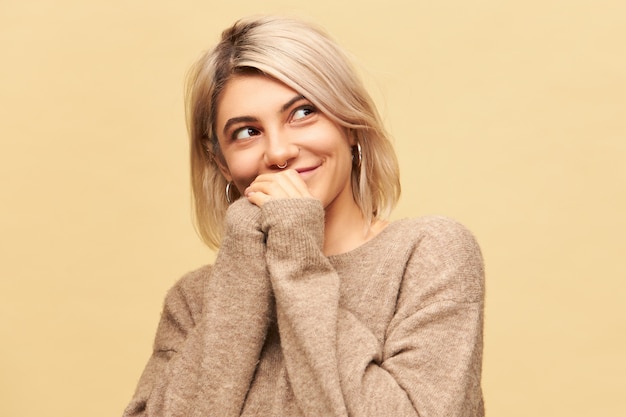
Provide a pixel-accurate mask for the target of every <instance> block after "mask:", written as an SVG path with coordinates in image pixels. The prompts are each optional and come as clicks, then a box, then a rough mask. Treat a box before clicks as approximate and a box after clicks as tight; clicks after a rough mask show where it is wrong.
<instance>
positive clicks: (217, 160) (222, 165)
mask: <svg viewBox="0 0 626 417" xmlns="http://www.w3.org/2000/svg"><path fill="white" fill-rule="evenodd" d="M213 160H214V161H215V164H216V165H217V167H218V168H219V170H220V172H221V173H222V175H223V176H224V178H226V181H228V182H231V181H232V180H233V177H232V176H231V175H230V170H229V169H228V165H226V161H224V158H223V157H222V156H221V155H215V157H214V158H213Z"/></svg>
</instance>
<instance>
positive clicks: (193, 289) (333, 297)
mask: <svg viewBox="0 0 626 417" xmlns="http://www.w3.org/2000/svg"><path fill="white" fill-rule="evenodd" d="M187 99H188V100H187V104H188V108H187V111H188V119H189V120H188V121H189V130H190V135H191V169H192V183H193V193H194V197H195V209H196V223H197V227H198V229H199V231H200V234H201V236H202V237H203V239H204V240H205V241H206V243H207V244H208V245H209V246H211V247H214V248H219V252H218V255H217V259H216V261H215V263H214V265H211V266H206V267H204V268H201V269H199V270H197V271H195V272H192V273H190V274H188V275H186V276H185V277H183V278H182V279H181V280H180V281H179V282H178V283H177V284H176V285H175V286H174V288H173V289H172V290H171V291H170V292H169V294H168V296H167V298H166V301H165V307H164V311H163V315H162V318H161V322H160V324H159V328H158V331H157V335H156V340H155V343H154V352H153V355H152V357H151V358H150V361H149V362H148V365H147V366H146V369H145V371H144V373H143V375H142V377H141V380H140V381H139V384H138V387H137V391H136V393H135V395H134V397H133V399H132V401H131V403H130V404H129V405H128V407H127V409H126V411H125V414H124V415H125V416H196V415H197V416H240V415H242V416H310V417H313V416H315V417H319V416H363V417H365V416H421V417H425V416H445V417H451V416H482V415H483V414H484V411H483V401H482V393H481V387H480V378H481V361H482V320H483V293H484V285H483V264H482V259H481V255H480V250H479V248H478V246H477V244H476V242H475V240H474V238H473V237H472V235H471V234H470V233H469V232H468V231H467V230H466V229H465V228H463V227H462V226H461V225H459V224H458V223H456V222H454V221H452V220H449V219H446V218H442V217H428V218H418V219H405V220H400V221H396V222H392V223H388V222H387V221H386V220H385V217H386V216H387V215H388V214H389V212H390V210H391V208H392V207H393V205H394V204H395V203H396V201H397V199H398V197H399V194H400V185H399V179H398V168H397V162H396V158H395V156H394V153H393V150H392V147H391V145H390V142H389V140H388V138H387V135H386V133H385V131H384V128H383V126H382V124H381V120H380V117H379V115H378V113H377V111H376V109H375V106H374V104H373V102H372V100H371V99H370V97H369V95H368V94H367V92H366V91H365V90H364V88H363V86H362V84H361V82H360V81H359V80H358V78H357V77H356V75H355V72H354V70H353V69H352V68H351V66H350V65H349V63H348V59H347V58H346V56H345V54H344V52H343V51H342V50H341V49H340V48H339V47H338V46H337V45H336V44H335V43H334V42H333V41H332V40H330V39H329V38H328V37H327V36H326V35H325V34H324V33H323V32H322V31H320V30H319V29H316V28H314V27H313V26H311V25H309V24H306V23H303V22H300V21H297V20H290V19H284V18H275V17H263V18H256V19H248V20H241V21H239V22H237V23H235V25H234V26H232V27H231V28H229V29H227V30H226V31H225V32H224V33H223V35H222V39H221V41H220V43H219V44H218V45H217V46H216V47H215V48H214V49H212V50H211V51H209V52H208V53H206V54H205V55H204V56H203V57H202V58H201V59H200V60H199V61H198V62H197V64H196V65H195V67H194V68H193V70H192V72H191V74H190V78H189V83H188V96H187Z"/></svg>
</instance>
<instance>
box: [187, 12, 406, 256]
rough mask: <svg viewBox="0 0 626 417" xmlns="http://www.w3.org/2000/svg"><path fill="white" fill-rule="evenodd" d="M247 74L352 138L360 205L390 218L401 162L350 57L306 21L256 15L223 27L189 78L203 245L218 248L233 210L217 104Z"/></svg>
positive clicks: (355, 192) (194, 183) (355, 190)
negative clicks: (293, 97) (292, 96)
mask: <svg viewBox="0 0 626 417" xmlns="http://www.w3.org/2000/svg"><path fill="white" fill-rule="evenodd" d="M249 72H254V73H261V74H264V75H266V76H269V77H272V78H274V79H276V80H278V81H280V82H282V83H284V84H285V85H287V86H288V87H290V88H292V89H293V90H295V91H297V92H298V93H299V94H302V95H303V96H304V97H306V98H307V99H308V100H310V101H311V103H313V105H315V106H316V107H317V108H318V109H319V110H320V111H322V112H323V113H324V114H326V115H327V116H328V117H329V118H331V119H332V120H334V121H335V122H336V123H338V124H339V125H341V126H343V127H344V128H345V129H346V131H347V132H348V134H349V135H352V138H353V139H354V140H355V141H356V143H359V144H360V146H361V149H362V158H361V164H360V165H358V164H356V165H355V166H354V169H353V174H352V191H353V195H354V198H355V201H356V203H357V205H358V206H359V208H360V209H361V211H362V212H363V214H364V216H365V217H366V218H367V219H369V220H370V221H371V220H373V219H378V218H385V217H387V216H388V215H389V214H390V212H391V210H392V208H393V207H394V206H395V204H396V202H397V201H398V198H399V197H400V179H399V170H398V162H397V159H396V155H395V153H394V150H393V147H392V145H391V143H390V141H389V138H388V136H387V133H386V132H385V129H384V127H383V123H382V121H381V118H380V116H379V114H378V111H377V109H376V106H375V105H374V103H373V101H372V99H371V97H370V96H369V94H368V93H367V91H366V90H365V88H364V86H363V84H362V82H361V80H360V79H359V78H358V76H357V75H356V72H355V71H354V69H353V68H352V66H351V64H350V61H349V59H348V58H347V56H346V54H345V53H344V51H343V50H342V49H341V48H340V47H339V46H338V45H337V44H336V43H335V42H334V41H333V40H331V39H330V38H329V37H328V35H326V34H325V33H324V32H323V31H322V30H320V29H319V28H316V27H315V26H313V25H311V24H309V23H306V22H303V21H300V20H297V19H291V18H283V17H267V16H266V17H257V18H249V19H242V20H239V21H237V22H236V23H235V24H234V25H233V26H232V27H230V28H228V29H226V30H225V31H224V32H223V33H222V38H221V41H220V42H219V43H218V44H217V46H215V47H214V48H213V49H212V50H210V51H208V52H206V53H205V54H204V55H202V56H201V57H200V59H199V60H198V61H197V62H196V63H195V65H194V66H193V67H192V68H191V70H190V73H189V75H188V78H187V89H186V91H187V94H186V112H187V125H188V129H189V135H190V140H191V146H190V149H191V184H192V192H193V202H194V209H195V219H194V220H195V225H196V228H197V230H198V233H199V234H200V236H201V238H202V240H203V241H204V242H205V243H206V244H207V245H208V246H209V247H211V248H217V247H219V245H220V241H221V237H222V233H223V221H224V216H225V214H226V209H227V208H228V202H227V199H226V193H225V189H226V184H227V181H226V179H225V178H224V177H223V175H222V174H221V172H220V170H219V167H218V165H217V162H216V159H219V158H221V152H220V149H219V144H218V141H217V136H216V134H215V117H216V108H217V105H218V100H219V98H220V94H221V92H222V90H223V89H224V86H225V85H226V83H227V82H228V80H229V79H230V78H231V77H232V76H234V75H236V74H241V73H249ZM232 188H233V189H234V187H232ZM234 192H235V194H236V193H237V191H236V190H234Z"/></svg>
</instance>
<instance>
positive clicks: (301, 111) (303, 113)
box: [292, 105, 316, 120]
mask: <svg viewBox="0 0 626 417" xmlns="http://www.w3.org/2000/svg"><path fill="white" fill-rule="evenodd" d="M315 112H316V109H315V107H313V106H309V105H307V106H302V107H299V108H297V109H296V110H294V112H293V116H292V119H293V120H300V119H304V118H305V117H307V116H309V115H311V114H313V113H315Z"/></svg>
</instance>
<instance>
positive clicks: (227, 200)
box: [226, 182, 233, 204]
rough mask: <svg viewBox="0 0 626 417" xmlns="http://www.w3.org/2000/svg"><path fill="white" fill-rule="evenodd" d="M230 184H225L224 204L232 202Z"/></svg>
mask: <svg viewBox="0 0 626 417" xmlns="http://www.w3.org/2000/svg"><path fill="white" fill-rule="evenodd" d="M232 184H233V183H232V182H228V183H226V202H227V203H228V204H231V203H232V202H233V200H232V199H231V198H230V187H231V186H232Z"/></svg>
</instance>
